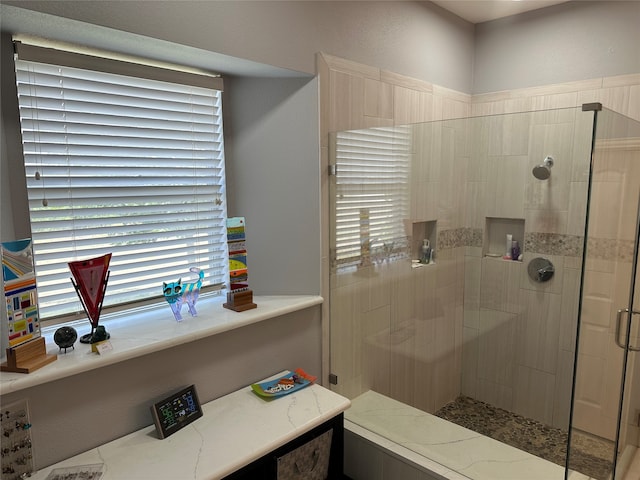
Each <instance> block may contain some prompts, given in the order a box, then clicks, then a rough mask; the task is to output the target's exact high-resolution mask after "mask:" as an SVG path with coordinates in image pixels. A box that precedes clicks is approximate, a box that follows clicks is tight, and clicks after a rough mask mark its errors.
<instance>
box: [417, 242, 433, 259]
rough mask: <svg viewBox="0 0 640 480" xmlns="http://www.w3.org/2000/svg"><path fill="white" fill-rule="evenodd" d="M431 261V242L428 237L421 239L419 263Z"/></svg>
mask: <svg viewBox="0 0 640 480" xmlns="http://www.w3.org/2000/svg"><path fill="white" fill-rule="evenodd" d="M430 262H431V244H430V243H429V240H428V239H426V238H425V239H424V240H423V241H422V255H420V263H424V264H427V263H430Z"/></svg>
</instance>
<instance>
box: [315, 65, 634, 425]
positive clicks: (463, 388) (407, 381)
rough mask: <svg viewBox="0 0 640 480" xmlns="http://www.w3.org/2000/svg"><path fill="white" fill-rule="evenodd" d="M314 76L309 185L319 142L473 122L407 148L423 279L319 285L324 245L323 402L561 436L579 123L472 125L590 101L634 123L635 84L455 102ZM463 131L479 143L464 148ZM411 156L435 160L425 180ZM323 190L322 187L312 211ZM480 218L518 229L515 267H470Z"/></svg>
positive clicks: (583, 154) (355, 75)
mask: <svg viewBox="0 0 640 480" xmlns="http://www.w3.org/2000/svg"><path fill="white" fill-rule="evenodd" d="M317 65H318V73H319V78H320V88H321V129H322V136H321V140H322V144H321V146H322V162H323V165H322V169H323V170H322V171H324V172H327V168H328V163H329V149H328V133H329V132H333V131H339V130H349V129H357V128H366V127H372V126H385V125H393V124H398V125H399V124H407V123H417V122H427V121H433V120H446V119H454V118H463V117H470V116H473V117H478V118H474V119H473V120H470V121H468V122H461V121H451V122H449V121H445V122H438V124H437V125H438V130H437V131H430V132H423V133H426V134H428V135H431V137H432V140H435V141H432V142H429V144H428V145H429V147H428V148H429V149H430V151H429V152H426V151H425V148H426V145H427V144H426V143H425V144H418V145H416V146H415V150H416V151H415V158H414V165H413V167H414V169H413V170H412V172H413V173H415V175H413V176H412V186H411V188H412V209H411V215H412V218H411V220H412V221H415V222H421V221H436V222H437V230H438V236H437V241H436V245H435V247H436V263H435V265H428V266H425V267H421V268H415V269H412V268H411V266H410V264H409V262H408V261H399V262H393V263H383V264H379V265H375V266H371V267H367V268H366V269H360V270H358V271H351V272H346V273H339V272H332V271H331V266H330V264H329V256H328V252H329V246H328V245H327V243H326V242H327V241H326V240H324V242H325V243H324V247H325V248H323V252H326V256H325V257H324V258H323V289H324V291H323V293H324V296H325V298H328V299H329V302H326V303H325V307H324V309H325V311H324V314H325V318H326V319H327V321H326V322H325V325H326V329H325V340H326V341H325V345H327V346H328V347H327V348H328V349H330V352H329V351H326V355H325V358H329V353H330V358H331V362H330V364H326V365H325V367H326V368H325V371H326V372H332V373H334V374H336V375H337V376H338V385H337V386H336V387H335V389H336V390H337V391H340V392H341V393H343V394H345V395H347V396H349V397H350V398H353V397H355V396H357V395H358V394H360V393H362V392H364V391H366V390H369V389H374V390H376V391H378V392H380V393H383V394H387V395H390V396H393V397H394V398H397V399H398V400H401V401H404V402H406V403H408V404H410V405H414V406H417V407H418V408H421V409H423V410H426V411H428V412H433V411H435V410H436V409H438V408H439V407H440V406H442V405H444V404H445V403H446V402H448V401H450V400H452V399H453V398H455V397H456V396H457V395H459V394H460V393H464V394H468V395H472V396H474V397H476V398H478V399H481V400H486V401H490V402H491V403H493V404H495V405H498V406H503V407H506V408H509V409H511V410H514V411H518V412H520V413H523V414H526V415H528V416H531V417H534V418H539V419H540V420H543V421H545V422H547V423H551V424H555V425H559V426H566V423H567V419H568V409H569V394H570V385H571V377H570V375H571V363H572V358H573V353H572V352H573V345H574V342H575V338H574V335H575V333H574V332H575V325H574V324H573V319H575V318H576V308H577V294H578V291H577V288H578V280H579V272H580V271H579V269H580V257H579V256H580V254H581V238H580V237H581V235H582V232H583V231H582V230H581V228H583V224H582V222H583V220H584V208H585V206H584V202H583V201H582V200H581V199H582V198H585V193H586V192H585V188H586V181H587V174H588V165H587V163H586V160H588V149H589V142H588V140H583V139H582V138H581V135H582V134H583V132H584V131H585V129H587V128H588V123H589V121H590V118H589V116H590V115H591V114H587V113H582V112H580V111H579V110H576V109H571V110H563V111H560V112H555V113H551V114H550V115H547V114H543V113H533V114H526V115H507V116H500V117H494V118H492V119H490V118H486V117H484V116H485V115H494V114H503V113H514V112H526V111H540V110H547V109H558V108H568V107H576V106H579V105H581V104H582V103H587V102H594V101H599V102H602V103H603V104H604V106H605V107H607V108H611V109H613V110H616V111H618V112H620V113H623V114H625V115H627V116H630V117H632V118H637V119H640V75H632V76H624V77H615V78H604V79H603V78H601V79H594V80H587V81H584V82H574V83H571V84H562V85H552V86H547V87H536V88H531V89H526V90H518V91H512V92H499V93H495V94H486V95H479V96H469V95H465V94H461V93H459V92H454V91H451V90H448V89H445V88H441V87H438V86H435V85H431V84H429V83H427V82H423V81H419V80H415V79H411V78H407V77H403V76H401V75H397V74H394V73H391V72H385V71H381V70H379V69H377V68H375V67H370V66H366V65H361V64H357V63H353V62H350V61H347V60H344V59H339V58H336V57H332V56H329V55H324V54H321V55H319V56H318V59H317ZM480 117H483V118H480ZM423 128H427V127H423ZM469 133H472V134H480V133H483V135H481V136H482V138H486V139H487V140H486V141H484V142H480V143H478V142H473V141H472V142H470V143H468V142H465V141H464V140H463V139H464V138H470V135H468V134H469ZM485 134H486V135H485ZM423 138H426V137H423ZM548 154H552V155H553V156H554V157H555V158H556V164H555V165H554V167H553V170H552V178H553V181H552V182H549V181H546V182H542V181H540V180H536V179H535V178H534V177H533V176H532V175H531V169H532V168H533V166H534V165H537V164H538V163H541V162H542V160H543V159H544V157H545V156H546V155H548ZM426 157H430V158H431V159H433V158H439V159H440V161H439V162H438V163H436V164H433V163H430V164H429V166H428V168H425V165H426V164H423V163H421V160H420V159H423V158H426ZM420 169H422V170H420ZM423 187H424V188H423ZM328 192H329V189H328V177H327V176H323V188H322V195H323V202H324V203H323V204H324V205H328V201H329V198H328V195H329V193H328ZM324 212H325V213H324V217H323V232H324V235H323V238H324V239H328V238H329V235H328V231H329V228H330V227H329V218H328V213H326V212H328V208H327V209H324ZM487 216H490V217H491V216H493V217H504V218H519V219H524V221H525V222H524V223H525V238H524V248H523V250H524V262H523V263H519V262H507V261H503V260H501V259H496V258H489V257H483V249H482V239H483V236H484V234H485V233H486V232H485V228H486V224H485V218H486V217H487ZM538 255H540V256H542V255H544V256H545V257H546V258H550V259H551V260H552V262H553V263H554V265H555V267H556V274H555V276H554V278H553V279H552V280H551V281H550V282H548V283H545V284H537V283H534V282H531V281H530V280H529V279H528V277H527V275H526V268H525V266H526V264H527V263H528V260H529V259H531V258H532V257H534V256H538ZM330 277H331V280H330ZM329 317H331V322H330V326H329V320H328V319H329Z"/></svg>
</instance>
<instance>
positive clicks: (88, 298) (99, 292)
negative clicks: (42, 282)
mask: <svg viewBox="0 0 640 480" xmlns="http://www.w3.org/2000/svg"><path fill="white" fill-rule="evenodd" d="M110 261H111V254H110V253H107V254H106V255H103V256H101V257H96V258H91V259H89V260H79V261H77V262H69V270H71V275H73V277H72V278H71V283H72V284H73V287H74V288H75V289H76V293H77V294H78V298H79V299H80V303H81V304H82V308H84V311H85V313H86V314H87V317H89V321H90V322H91V333H88V334H86V335H83V336H82V337H80V342H81V343H95V341H102V340H106V339H108V338H109V337H110V335H109V334H108V333H107V332H106V331H105V330H104V327H102V328H100V329H98V322H99V320H100V313H101V312H102V301H103V300H104V294H105V292H106V290H107V282H108V281H109V262H110ZM96 332H99V333H100V338H96V339H94V338H93V337H94V334H95V333H96Z"/></svg>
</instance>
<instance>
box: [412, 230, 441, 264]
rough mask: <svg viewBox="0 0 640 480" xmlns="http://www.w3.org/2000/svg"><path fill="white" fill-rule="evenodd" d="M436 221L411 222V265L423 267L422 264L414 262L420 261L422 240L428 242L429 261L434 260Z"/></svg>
mask: <svg viewBox="0 0 640 480" xmlns="http://www.w3.org/2000/svg"><path fill="white" fill-rule="evenodd" d="M436 226H437V221H436V220H431V221H425V222H413V223H412V226H411V227H412V229H411V260H412V261H413V265H425V264H424V263H416V262H415V260H420V259H421V258H422V256H423V254H422V245H423V244H424V240H428V245H429V248H431V252H432V254H431V261H430V262H429V263H432V262H433V259H435V252H436V237H437V230H436Z"/></svg>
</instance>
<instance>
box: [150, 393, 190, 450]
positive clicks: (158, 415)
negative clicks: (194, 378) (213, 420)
mask: <svg viewBox="0 0 640 480" xmlns="http://www.w3.org/2000/svg"><path fill="white" fill-rule="evenodd" d="M151 414H152V416H153V423H155V425H156V430H157V431H158V437H159V438H161V439H162V438H167V437H168V436H169V435H171V434H173V433H175V432H177V431H178V430H180V429H181V428H183V427H186V426H187V425H189V424H190V423H191V422H193V421H194V420H196V419H198V418H200V417H201V416H202V407H201V406H200V401H199V400H198V394H197V392H196V387H195V385H191V386H189V387H186V388H183V389H182V390H180V391H179V392H176V393H174V394H173V395H170V396H168V397H167V398H165V399H164V400H161V401H159V402H157V403H155V404H153V405H152V406H151Z"/></svg>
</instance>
